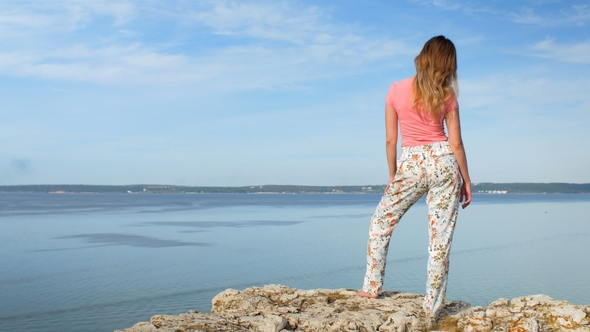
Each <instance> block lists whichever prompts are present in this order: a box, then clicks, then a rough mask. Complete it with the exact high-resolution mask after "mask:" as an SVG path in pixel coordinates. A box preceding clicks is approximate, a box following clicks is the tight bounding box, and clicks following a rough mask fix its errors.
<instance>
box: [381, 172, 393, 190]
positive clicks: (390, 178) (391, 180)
mask: <svg viewBox="0 0 590 332" xmlns="http://www.w3.org/2000/svg"><path fill="white" fill-rule="evenodd" d="M392 182H393V176H391V177H389V181H387V185H386V186H385V191H383V194H386V193H387V191H388V190H389V186H391V183H392Z"/></svg>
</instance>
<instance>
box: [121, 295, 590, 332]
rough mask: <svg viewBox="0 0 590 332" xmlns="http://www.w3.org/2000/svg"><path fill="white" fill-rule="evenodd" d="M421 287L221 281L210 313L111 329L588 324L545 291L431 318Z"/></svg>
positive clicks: (469, 331)
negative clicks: (369, 289) (240, 286)
mask: <svg viewBox="0 0 590 332" xmlns="http://www.w3.org/2000/svg"><path fill="white" fill-rule="evenodd" d="M422 298H423V295H419V294H409V293H401V292H384V293H383V294H382V296H381V297H379V298H378V299H375V300H372V299H366V298H361V297H358V296H357V295H356V291H355V290H351V289H333V290H332V289H316V290H299V289H295V288H289V287H286V286H281V285H268V286H264V287H250V288H247V289H245V290H243V291H237V290H234V289H228V290H226V291H224V292H222V293H220V294H218V295H217V296H215V298H213V309H212V312H211V313H210V314H206V313H201V312H198V311H190V312H188V313H185V314H181V315H178V316H168V315H156V316H153V317H152V318H151V320H150V322H141V323H137V324H135V325H134V326H133V327H130V328H128V329H125V330H122V331H117V332H164V331H165V332H172V331H175V332H181V331H182V332H196V331H222V332H225V331H238V332H239V331H259V332H279V331H310V332H311V331H313V332H316V331H317V332H319V331H367V332H368V331H396V332H402V331H407V332H410V331H465V332H491V331H508V332H526V331H533V332H553V331H590V306H576V305H572V304H570V303H568V302H567V301H558V300H553V299H552V298H550V297H548V296H546V295H534V296H525V297H519V298H515V299H512V300H508V299H499V300H497V301H494V302H493V303H491V304H490V305H489V306H488V307H487V308H483V307H473V308H472V307H470V305H469V303H466V302H461V301H454V302H448V303H446V306H445V311H444V313H443V314H442V315H441V317H440V318H439V320H438V321H437V322H432V321H431V320H430V319H428V318H427V317H425V316H424V312H423V310H422Z"/></svg>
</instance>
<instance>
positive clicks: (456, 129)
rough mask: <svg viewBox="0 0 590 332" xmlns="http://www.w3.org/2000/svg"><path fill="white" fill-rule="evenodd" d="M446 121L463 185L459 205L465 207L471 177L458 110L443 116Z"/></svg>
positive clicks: (469, 201) (468, 196)
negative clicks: (460, 203)
mask: <svg viewBox="0 0 590 332" xmlns="http://www.w3.org/2000/svg"><path fill="white" fill-rule="evenodd" d="M445 121H446V123H447V130H448V132H449V146H450V147H451V150H452V151H453V154H454V155H455V158H456V159H457V164H459V171H460V172H461V176H462V177H463V185H462V186H461V197H460V201H461V202H463V204H462V205H461V206H462V207H463V208H466V207H467V206H468V205H469V203H471V178H469V170H468V169H467V157H466V156H465V147H464V146H463V139H462V138H461V121H460V120H459V110H458V109H456V110H453V111H450V112H448V113H447V115H446V116H445Z"/></svg>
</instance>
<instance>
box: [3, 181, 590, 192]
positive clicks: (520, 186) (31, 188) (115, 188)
mask: <svg viewBox="0 0 590 332" xmlns="http://www.w3.org/2000/svg"><path fill="white" fill-rule="evenodd" d="M472 189H473V192H475V193H511V194H541V193H547V194H557V193H560V194H577V193H590V183H474V184H473V186H472ZM383 190H385V185H365V186H299V185H262V186H260V185H257V186H241V187H221V186H219V187H214V186H174V185H57V184H51V185H12V186H0V192H27V193H185V194H190V193H228V194H229V193H243V194H254V193H285V194H294V193H299V194H304V193H322V194H346V193H368V194H379V193H382V192H383Z"/></svg>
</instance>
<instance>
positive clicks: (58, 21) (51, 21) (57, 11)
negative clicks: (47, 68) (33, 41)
mask: <svg viewBox="0 0 590 332" xmlns="http://www.w3.org/2000/svg"><path fill="white" fill-rule="evenodd" d="M136 10H137V8H136V6H135V5H134V4H133V3H131V2H128V1H124V2H121V1H117V2H115V1H109V0H54V1H31V0H18V1H14V0H13V1H3V2H2V3H0V13H1V14H0V37H15V36H23V35H39V34H41V35H45V34H48V33H56V32H62V33H63V32H67V31H72V30H77V29H83V28H85V27H87V26H88V25H89V24H91V23H92V22H93V21H94V20H95V19H97V18H98V17H110V18H111V19H112V21H111V22H112V24H113V25H114V26H119V25H122V24H124V23H126V22H128V21H129V20H131V19H133V18H134V17H135V15H136Z"/></svg>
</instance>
